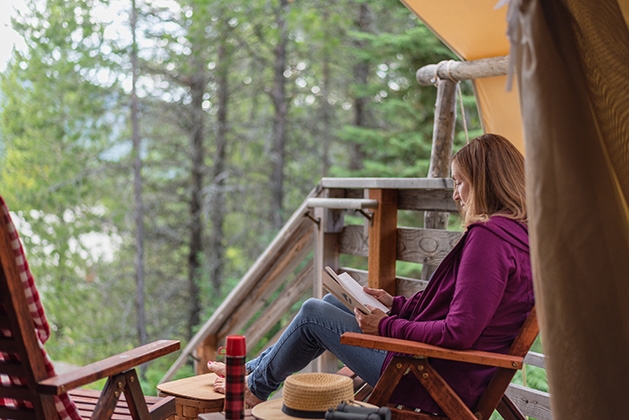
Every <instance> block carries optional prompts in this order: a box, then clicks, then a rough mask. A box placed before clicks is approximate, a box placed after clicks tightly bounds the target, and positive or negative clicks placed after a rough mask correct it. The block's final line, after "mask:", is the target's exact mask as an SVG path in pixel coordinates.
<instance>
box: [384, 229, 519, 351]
mask: <svg viewBox="0 0 629 420" xmlns="http://www.w3.org/2000/svg"><path fill="white" fill-rule="evenodd" d="M513 270H515V259H514V258H513V249H512V248H511V246H510V245H509V244H508V243H507V242H506V241H505V240H504V239H502V238H500V237H499V236H498V235H497V234H495V233H494V232H492V231H490V230H489V229H487V228H485V227H483V226H482V225H476V226H474V227H473V228H471V229H470V231H469V232H468V238H467V240H466V243H465V244H464V247H463V249H462V253H461V260H460V263H459V266H458V270H454V271H453V273H455V274H453V278H448V279H445V280H444V281H445V282H446V283H445V284H444V286H445V287H444V288H443V291H441V290H440V293H438V294H437V295H435V296H434V297H433V300H434V301H436V304H439V305H443V307H444V313H445V314H446V315H445V318H443V319H438V320H431V321H422V320H421V319H414V320H407V319H402V318H400V317H399V316H391V317H388V318H384V319H383V320H382V321H381V322H380V324H379V326H378V330H379V333H380V335H382V336H387V337H394V338H403V339H410V340H415V341H421V342H425V343H429V344H434V345H439V346H444V347H449V348H455V349H467V348H470V347H471V346H472V345H473V344H474V342H475V341H476V340H477V339H478V338H479V337H480V335H481V333H482V332H483V330H484V329H485V327H487V325H488V324H489V322H490V321H491V319H492V317H493V315H494V313H495V312H496V309H497V308H498V305H499V304H500V301H501V299H502V297H503V295H504V291H505V288H506V284H507V280H508V278H509V274H510V273H511V272H512V271H513ZM452 282H454V285H453V286H454V287H448V285H450V286H451V283H452ZM448 307H449V309H448Z"/></svg>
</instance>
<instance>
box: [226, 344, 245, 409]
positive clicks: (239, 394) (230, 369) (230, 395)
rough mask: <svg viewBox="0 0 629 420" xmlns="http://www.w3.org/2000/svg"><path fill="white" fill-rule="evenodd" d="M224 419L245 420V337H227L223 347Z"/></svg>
mask: <svg viewBox="0 0 629 420" xmlns="http://www.w3.org/2000/svg"><path fill="white" fill-rule="evenodd" d="M225 347H226V348H225V365H226V372H225V418H226V419H244V418H245V356H246V354H247V349H246V345H245V337H244V336H242V335H228V336H227V343H226V345H225Z"/></svg>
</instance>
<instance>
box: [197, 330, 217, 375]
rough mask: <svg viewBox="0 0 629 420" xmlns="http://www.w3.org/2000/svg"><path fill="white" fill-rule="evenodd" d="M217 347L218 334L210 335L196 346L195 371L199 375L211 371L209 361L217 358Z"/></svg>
mask: <svg viewBox="0 0 629 420" xmlns="http://www.w3.org/2000/svg"><path fill="white" fill-rule="evenodd" d="M216 349H217V342H216V336H215V335H210V336H208V337H206V338H205V339H204V340H203V341H202V342H201V344H199V346H198V347H197V348H196V351H195V353H196V358H195V361H194V373H195V374H197V375H202V374H204V373H209V372H210V371H209V370H208V368H207V362H209V361H210V360H216V356H217V353H216Z"/></svg>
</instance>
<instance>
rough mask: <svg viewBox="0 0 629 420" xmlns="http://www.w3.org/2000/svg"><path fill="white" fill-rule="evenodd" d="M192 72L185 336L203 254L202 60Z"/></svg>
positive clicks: (194, 320)
mask: <svg viewBox="0 0 629 420" xmlns="http://www.w3.org/2000/svg"><path fill="white" fill-rule="evenodd" d="M193 62H194V66H195V68H196V69H197V71H196V73H194V75H193V76H192V78H191V80H190V95H191V97H192V103H191V105H190V106H191V113H192V124H191V125H190V129H189V130H190V132H189V138H190V160H191V164H192V167H191V186H190V253H189V254H188V292H189V302H188V305H189V306H188V308H189V311H190V312H189V318H188V334H189V336H190V337H192V335H193V329H194V327H195V326H196V325H197V324H199V321H200V317H199V313H200V312H201V298H200V296H199V284H198V278H199V276H200V275H201V256H202V255H203V223H202V214H203V196H202V195H203V176H204V173H205V165H204V156H205V147H204V144H203V136H204V124H203V119H204V116H205V113H204V112H203V94H204V93H205V73H204V66H203V60H200V59H198V57H195V56H193Z"/></svg>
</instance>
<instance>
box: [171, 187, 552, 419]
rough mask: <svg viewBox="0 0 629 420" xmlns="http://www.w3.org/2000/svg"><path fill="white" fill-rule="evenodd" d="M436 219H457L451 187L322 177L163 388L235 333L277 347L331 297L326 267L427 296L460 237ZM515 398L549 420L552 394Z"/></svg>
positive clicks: (535, 358) (537, 358) (516, 391)
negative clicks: (307, 310) (313, 300)
mask: <svg viewBox="0 0 629 420" xmlns="http://www.w3.org/2000/svg"><path fill="white" fill-rule="evenodd" d="M426 212H428V213H426ZM431 212H439V213H443V212H445V213H455V214H458V210H457V208H456V205H455V203H454V201H453V200H452V183H451V180H449V179H442V178H430V179H429V178H323V179H322V180H321V182H320V183H319V185H317V187H316V188H315V189H313V190H312V191H311V192H310V194H308V196H307V197H306V199H305V200H304V202H303V203H302V204H301V205H300V206H299V208H298V209H297V210H296V211H295V212H294V213H293V215H292V216H291V217H290V219H289V220H288V221H287V223H286V224H285V225H284V227H283V228H282V230H281V231H280V232H279V233H278V234H277V236H276V238H275V239H274V240H273V241H272V242H271V244H270V245H269V246H268V248H267V249H266V250H265V251H264V253H263V254H262V255H261V256H260V257H259V258H258V260H257V261H256V262H255V264H254V265H253V266H252V267H251V268H250V269H249V271H248V272H247V273H246V274H245V276H244V277H243V278H242V280H241V281H240V282H239V284H238V286H237V287H236V288H235V289H234V290H233V291H232V292H231V293H230V294H229V295H228V296H227V298H226V299H225V301H224V302H223V303H222V304H221V305H220V307H219V308H218V309H217V310H216V311H215V312H214V314H213V315H212V317H211V318H210V319H209V320H208V321H207V322H206V323H205V324H204V325H203V326H202V327H201V329H200V330H199V332H198V333H197V334H196V335H195V336H194V337H193V338H192V340H190V342H189V343H188V344H187V345H186V347H185V348H184V349H183V351H182V354H181V356H180V357H179V358H178V359H177V361H176V362H175V363H174V364H173V365H172V366H171V368H170V369H169V370H168V372H167V373H166V375H165V376H164V377H163V378H162V380H161V382H164V381H167V380H170V379H171V378H172V377H173V376H174V375H175V373H176V372H177V371H178V370H179V369H180V368H181V367H182V366H183V365H184V364H186V363H187V362H188V361H189V360H190V358H192V359H193V360H194V363H195V371H196V373H197V374H199V373H204V372H206V367H205V365H206V362H207V361H208V360H215V359H216V351H217V348H218V346H220V345H222V344H223V342H224V340H225V337H226V336H227V335H229V334H237V333H238V334H244V335H245V336H246V338H247V346H248V349H255V348H257V347H259V342H260V340H262V339H263V338H265V337H267V336H268V334H269V332H270V331H271V330H272V329H274V328H275V329H278V328H277V326H278V325H279V326H280V328H279V330H278V331H277V333H276V334H275V336H274V337H272V338H271V339H270V340H268V342H267V345H268V344H271V343H273V342H275V341H276V340H277V338H278V337H279V335H280V334H281V332H282V331H283V327H285V326H286V325H287V324H288V322H289V321H290V319H291V318H292V316H294V314H295V312H296V310H297V309H298V306H299V305H296V303H297V302H299V301H300V300H303V299H305V298H307V297H310V296H314V297H321V296H322V295H323V293H324V291H323V289H322V271H323V268H324V267H325V266H326V265H329V266H331V267H333V268H335V269H336V270H340V271H346V272H348V273H350V274H351V275H352V276H353V277H354V278H355V279H356V280H357V281H358V282H359V283H361V284H363V285H369V286H371V287H377V288H383V289H386V290H387V291H389V292H390V293H392V294H401V295H405V296H410V295H411V294H413V293H415V292H416V291H418V290H421V289H423V288H424V287H425V285H426V284H427V281H428V278H429V275H430V274H431V273H432V270H434V267H436V266H437V265H438V264H439V263H440V262H441V260H442V259H443V258H444V257H445V255H446V254H447V253H448V252H449V251H450V249H451V248H452V247H453V246H454V244H455V243H456V242H457V241H458V240H459V238H460V236H461V232H460V231H459V230H456V229H452V230H443V229H426V228H424V227H423V220H424V214H430V213H431ZM406 213H410V215H414V216H416V217H415V218H416V220H417V221H418V223H416V224H414V227H407V226H401V225H400V224H399V222H398V220H399V219H401V218H402V217H401V215H402V214H404V215H405V217H406V219H408V218H409V215H407V214H406ZM349 216H354V217H349ZM457 217H458V216H457ZM455 225H456V223H455ZM399 262H406V263H413V264H416V265H417V268H416V269H415V270H411V271H412V272H413V273H417V275H413V277H408V276H400V275H398V273H397V271H398V270H397V265H398V264H399ZM350 265H351V266H350ZM250 356H253V355H252V354H250ZM527 363H531V364H534V365H537V366H539V367H543V355H539V354H533V353H531V354H530V355H529V357H528V358H527ZM312 369H314V370H319V371H328V372H334V371H336V370H337V369H338V362H337V361H336V359H334V358H333V357H331V355H329V354H326V355H324V357H321V358H319V359H318V360H317V362H316V364H314V365H313V366H312ZM509 392H510V396H511V397H513V398H512V399H513V400H514V402H516V404H517V405H518V406H519V407H520V408H521V409H522V411H523V412H524V414H526V415H529V416H532V417H534V418H537V419H540V420H545V419H550V403H549V398H548V394H547V393H543V392H540V391H536V390H533V389H531V388H527V387H522V386H518V385H512V386H511V387H510V390H509Z"/></svg>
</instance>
